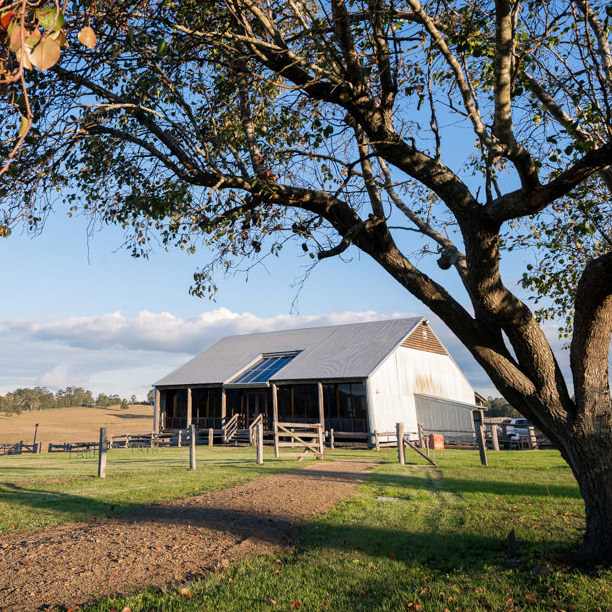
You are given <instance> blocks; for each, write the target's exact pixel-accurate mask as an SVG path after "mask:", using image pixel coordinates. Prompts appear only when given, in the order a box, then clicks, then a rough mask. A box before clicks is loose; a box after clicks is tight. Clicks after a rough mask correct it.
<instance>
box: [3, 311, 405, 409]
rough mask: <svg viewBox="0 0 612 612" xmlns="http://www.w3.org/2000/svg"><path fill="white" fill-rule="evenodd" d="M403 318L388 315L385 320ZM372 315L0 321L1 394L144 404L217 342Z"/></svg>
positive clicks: (157, 315)
mask: <svg viewBox="0 0 612 612" xmlns="http://www.w3.org/2000/svg"><path fill="white" fill-rule="evenodd" d="M399 316H410V315H406V314H395V315H391V317H399ZM381 318H390V317H389V316H387V317H383V316H381V315H380V314H379V313H377V312H375V311H366V312H342V313H332V314H323V315H311V316H301V317H293V316H290V315H278V316H275V317H258V316H257V315H254V314H252V313H250V312H243V313H237V312H232V311H231V310H229V309H227V308H218V309H216V310H212V311H209V312H204V313H202V314H200V315H198V316H197V317H192V318H181V317H177V316H175V315H173V314H171V313H168V312H161V313H153V312H149V311H142V312H140V313H139V314H138V315H136V316H134V317H128V316H126V315H124V314H122V313H121V312H112V313H107V314H103V315H99V316H90V317H68V318H66V319H58V318H50V319H40V320H33V319H27V320H26V319H10V320H7V321H4V322H0V333H2V336H3V338H4V350H3V351H2V353H1V354H0V393H4V392H6V391H10V390H12V389H15V388H17V387H20V386H21V387H26V386H28V387H31V386H34V385H42V386H47V387H49V388H51V389H54V390H55V389H58V388H61V387H66V386H77V385H78V386H84V387H87V388H89V389H91V390H92V391H94V393H99V392H105V393H109V392H112V393H119V394H120V395H122V396H127V397H129V396H130V395H132V393H135V394H136V395H137V396H139V397H144V396H145V395H146V393H147V391H148V389H149V388H150V386H151V383H153V382H154V381H156V380H158V379H160V378H161V377H162V376H164V375H165V374H168V373H169V372H171V371H172V370H173V369H175V368H177V367H178V366H179V365H181V364H182V363H184V362H185V361H187V359H189V358H190V357H192V356H194V355H196V354H197V353H199V352H200V351H202V350H204V349H205V348H206V347H207V346H209V345H210V344H212V343H213V342H216V341H217V340H219V339H220V338H222V337H224V336H230V335H235V334H248V333H255V332H265V331H273V330H278V329H290V328H297V327H315V326H324V325H340V324H342V323H357V322H360V321H371V320H374V319H381Z"/></svg>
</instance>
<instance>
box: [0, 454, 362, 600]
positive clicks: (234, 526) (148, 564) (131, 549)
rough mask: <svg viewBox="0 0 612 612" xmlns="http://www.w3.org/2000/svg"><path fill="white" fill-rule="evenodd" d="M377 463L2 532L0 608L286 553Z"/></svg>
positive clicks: (115, 589)
mask: <svg viewBox="0 0 612 612" xmlns="http://www.w3.org/2000/svg"><path fill="white" fill-rule="evenodd" d="M372 465H373V462H371V461H334V462H325V463H318V462H317V463H314V464H311V465H309V466H308V467H305V468H303V469H301V470H296V471H294V472H289V473H286V474H277V475H272V476H264V477H262V478H259V479H257V480H253V481H251V482H248V483H246V484H244V485H240V486H237V487H233V488H231V489H223V490H218V491H212V492H210V493H207V494H206V495H202V496H199V497H192V498H188V499H184V500H178V501H174V502H170V503H165V504H161V505H157V506H152V507H149V508H145V509H143V510H140V511H138V512H135V513H131V514H127V515H122V516H120V517H117V518H111V519H105V520H102V521H96V522H89V523H69V524H65V525H60V526H59V527H53V528H50V529H47V530H46V531H42V532H33V533H21V534H15V535H3V536H0V610H3V611H5V612H24V611H28V612H30V611H32V610H40V609H43V610H44V609H53V608H54V607H59V606H65V607H71V606H74V605H77V604H79V603H82V602H85V601H87V600H89V599H92V598H93V597H96V596H101V595H111V594H114V593H125V592H129V591H130V590H136V589H142V588H143V587H145V586H164V585H167V584H173V583H180V582H182V581H185V580H188V579H189V578H191V577H193V576H197V575H202V574H203V573H205V572H206V571H208V570H211V569H213V568H215V567H218V566H219V565H226V564H227V563H229V562H230V561H235V560H237V559H241V558H243V557H246V556H251V555H259V554H266V553H272V552H275V551H278V550H279V549H281V548H283V547H284V546H287V545H288V544H289V542H290V541H291V536H292V533H293V528H294V526H295V525H298V524H299V523H300V522H302V521H303V520H304V519H306V518H308V517H309V516H311V515H313V514H316V513H319V512H324V511H326V510H328V509H330V508H331V507H333V505H334V504H335V503H337V502H338V501H339V500H342V499H344V498H347V497H349V496H351V495H354V494H355V492H356V490H357V489H356V485H357V484H358V483H359V482H361V481H363V479H364V473H365V472H366V471H367V470H368V469H369V468H370V467H371V466H372Z"/></svg>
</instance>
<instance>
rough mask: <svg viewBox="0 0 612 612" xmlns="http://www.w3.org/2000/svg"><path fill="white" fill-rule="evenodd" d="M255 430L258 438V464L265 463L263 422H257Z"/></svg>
mask: <svg viewBox="0 0 612 612" xmlns="http://www.w3.org/2000/svg"><path fill="white" fill-rule="evenodd" d="M255 431H256V433H255V436H256V438H257V465H263V423H262V422H261V421H260V422H259V423H257V429H256V430H255Z"/></svg>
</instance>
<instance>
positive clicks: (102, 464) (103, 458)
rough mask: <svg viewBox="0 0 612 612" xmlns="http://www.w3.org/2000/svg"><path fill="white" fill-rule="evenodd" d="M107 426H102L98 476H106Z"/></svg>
mask: <svg viewBox="0 0 612 612" xmlns="http://www.w3.org/2000/svg"><path fill="white" fill-rule="evenodd" d="M106 450H107V449H106V427H100V446H99V447H98V478H106Z"/></svg>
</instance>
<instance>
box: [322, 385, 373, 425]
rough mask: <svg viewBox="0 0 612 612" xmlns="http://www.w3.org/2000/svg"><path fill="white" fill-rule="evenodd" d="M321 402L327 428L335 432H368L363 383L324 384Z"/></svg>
mask: <svg viewBox="0 0 612 612" xmlns="http://www.w3.org/2000/svg"><path fill="white" fill-rule="evenodd" d="M323 402H324V405H325V421H326V423H325V426H326V427H327V428H329V429H335V430H337V431H356V432H364V431H368V426H367V410H366V397H365V389H364V386H363V383H361V382H350V383H348V382H347V383H331V384H330V383H327V384H324V385H323Z"/></svg>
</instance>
